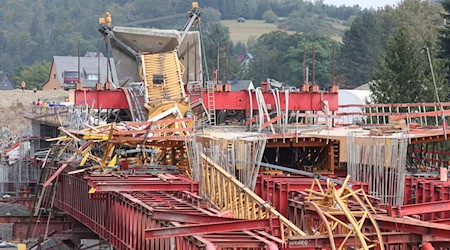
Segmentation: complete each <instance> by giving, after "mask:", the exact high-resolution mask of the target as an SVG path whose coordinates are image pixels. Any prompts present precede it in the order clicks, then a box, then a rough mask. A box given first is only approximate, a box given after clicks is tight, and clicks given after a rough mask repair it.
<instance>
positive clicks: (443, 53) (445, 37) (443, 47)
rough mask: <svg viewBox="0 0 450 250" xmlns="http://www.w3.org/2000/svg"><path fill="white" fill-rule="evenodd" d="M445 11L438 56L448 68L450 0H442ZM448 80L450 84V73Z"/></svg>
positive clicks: (449, 54) (449, 59)
mask: <svg viewBox="0 0 450 250" xmlns="http://www.w3.org/2000/svg"><path fill="white" fill-rule="evenodd" d="M441 4H442V7H443V8H444V10H445V11H443V12H442V14H441V15H442V17H443V18H444V26H443V27H442V28H441V29H440V30H439V51H438V57H439V58H442V59H443V60H444V62H445V64H446V67H447V69H448V70H449V69H450V0H443V1H441ZM447 82H448V83H449V84H450V75H447Z"/></svg>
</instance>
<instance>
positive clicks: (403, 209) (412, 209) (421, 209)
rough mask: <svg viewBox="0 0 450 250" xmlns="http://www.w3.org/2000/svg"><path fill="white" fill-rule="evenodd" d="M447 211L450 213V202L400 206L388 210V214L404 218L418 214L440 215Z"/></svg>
mask: <svg viewBox="0 0 450 250" xmlns="http://www.w3.org/2000/svg"><path fill="white" fill-rule="evenodd" d="M447 211H450V200H446V201H433V202H426V203H418V204H411V205H405V206H398V207H393V208H391V209H389V210H388V212H390V214H389V215H391V216H395V217H403V216H410V215H416V214H417V215H419V214H429V213H439V212H447Z"/></svg>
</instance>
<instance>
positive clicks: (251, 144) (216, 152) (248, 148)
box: [187, 131, 267, 190]
mask: <svg viewBox="0 0 450 250" xmlns="http://www.w3.org/2000/svg"><path fill="white" fill-rule="evenodd" d="M266 141H267V140H266V137H265V135H264V134H260V133H250V132H245V133H244V132H243V133H237V132H226V133H223V132H219V131H210V132H208V133H203V134H193V135H192V137H191V140H189V141H188V144H189V145H188V147H187V148H188V150H189V163H190V166H191V168H192V169H191V171H192V175H193V178H194V179H195V180H196V181H201V180H202V178H203V177H204V176H201V172H202V171H201V165H202V164H201V161H202V160H203V158H204V157H202V155H204V156H206V157H208V158H209V159H211V160H212V161H213V162H214V163H216V164H218V165H219V166H221V167H222V168H223V169H225V170H226V171H227V172H228V173H229V174H231V175H233V176H236V178H237V179H238V180H239V181H240V182H242V183H243V184H244V185H245V186H247V187H248V188H250V189H252V190H254V188H255V183H256V178H257V176H258V173H259V168H260V164H261V160H262V157H263V154H264V149H265V147H266Z"/></svg>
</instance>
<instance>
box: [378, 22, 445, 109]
mask: <svg viewBox="0 0 450 250" xmlns="http://www.w3.org/2000/svg"><path fill="white" fill-rule="evenodd" d="M411 32H413V31H412V29H411V28H409V27H408V25H406V24H404V25H400V26H399V27H397V28H396V29H395V30H394V32H393V34H392V35H391V36H390V37H389V38H388V41H387V43H386V47H385V48H384V50H383V53H382V57H381V62H380V67H379V70H378V72H377V73H376V74H375V79H376V80H375V81H374V84H372V85H371V86H370V89H371V91H372V99H373V101H374V102H376V103H417V102H433V101H436V96H435V90H434V84H433V81H432V77H431V75H430V68H429V66H428V67H427V63H428V59H427V58H426V56H425V57H423V55H419V50H418V49H417V47H416V44H415V41H414V40H413V39H411V34H410V33H411ZM433 67H434V69H435V73H436V82H437V88H438V93H439V95H440V100H441V101H442V100H445V99H446V98H447V96H448V88H447V86H446V84H445V81H444V77H443V70H442V64H441V63H439V62H435V63H434V64H433Z"/></svg>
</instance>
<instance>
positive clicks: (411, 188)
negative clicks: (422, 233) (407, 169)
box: [388, 176, 450, 224]
mask: <svg viewBox="0 0 450 250" xmlns="http://www.w3.org/2000/svg"><path fill="white" fill-rule="evenodd" d="M388 212H389V214H390V215H392V216H395V217H403V216H411V217H414V218H417V219H420V220H423V221H429V222H436V223H441V224H450V181H440V180H439V179H438V178H436V177H414V176H406V177H405V199H404V205H403V206H399V207H394V208H391V207H389V209H388Z"/></svg>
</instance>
